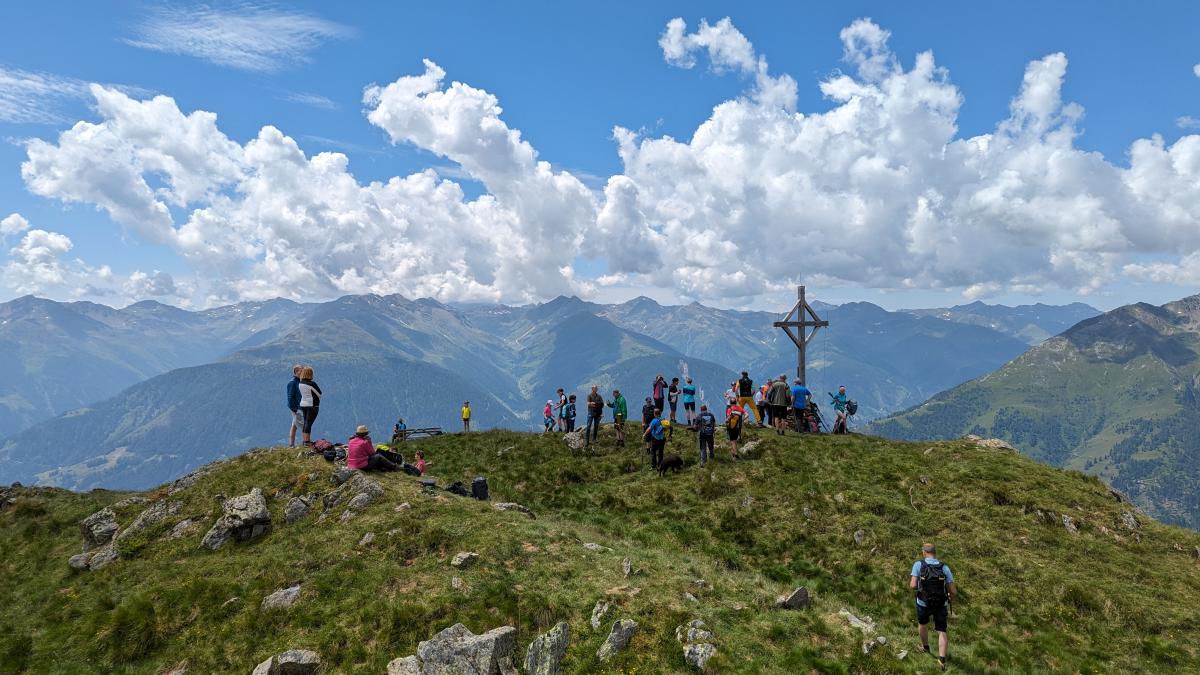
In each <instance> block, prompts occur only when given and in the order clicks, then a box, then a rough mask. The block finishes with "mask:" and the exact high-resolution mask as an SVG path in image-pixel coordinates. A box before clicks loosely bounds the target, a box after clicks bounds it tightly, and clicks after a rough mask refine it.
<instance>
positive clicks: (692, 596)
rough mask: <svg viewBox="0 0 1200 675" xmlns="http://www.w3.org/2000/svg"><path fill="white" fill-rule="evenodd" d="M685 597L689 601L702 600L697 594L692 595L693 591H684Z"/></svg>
mask: <svg viewBox="0 0 1200 675" xmlns="http://www.w3.org/2000/svg"><path fill="white" fill-rule="evenodd" d="M683 599H684V600H687V601H688V602H700V600H699V599H697V598H696V596H694V595H692V594H691V593H687V592H684V594H683Z"/></svg>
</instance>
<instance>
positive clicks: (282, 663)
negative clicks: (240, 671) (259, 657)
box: [251, 649, 321, 675]
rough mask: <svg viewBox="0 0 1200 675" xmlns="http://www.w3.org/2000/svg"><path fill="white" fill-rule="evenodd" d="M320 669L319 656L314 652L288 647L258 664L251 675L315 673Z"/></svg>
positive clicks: (304, 674) (301, 674)
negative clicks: (286, 649)
mask: <svg viewBox="0 0 1200 675" xmlns="http://www.w3.org/2000/svg"><path fill="white" fill-rule="evenodd" d="M320 669H321V657H320V655H318V654H317V653H316V652H312V651H309V650H307V649H289V650H288V651H286V652H284V653H282V654H276V655H275V656H272V657H271V658H269V659H267V660H266V661H263V662H262V663H260V664H258V665H257V666H256V667H255V668H254V672H253V673H252V674H251V675H315V673H317V671H319V670H320Z"/></svg>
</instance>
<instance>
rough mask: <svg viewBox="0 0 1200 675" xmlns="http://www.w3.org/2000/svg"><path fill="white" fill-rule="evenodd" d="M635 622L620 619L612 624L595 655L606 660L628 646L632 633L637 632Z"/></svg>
mask: <svg viewBox="0 0 1200 675" xmlns="http://www.w3.org/2000/svg"><path fill="white" fill-rule="evenodd" d="M637 629H638V625H637V622H636V621H634V620H632V619H621V620H620V621H617V622H615V623H614V624H613V626H612V630H611V631H610V632H609V634H608V638H607V639H606V640H605V641H604V644H602V645H600V649H598V650H597V651H596V657H597V658H598V659H600V660H601V661H607V660H609V659H611V658H612V657H613V656H615V655H617V654H618V653H620V652H621V651H622V650H624V649H625V648H626V647H628V646H629V641H630V640H631V639H633V634H634V633H636V632H637Z"/></svg>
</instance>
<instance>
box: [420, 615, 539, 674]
mask: <svg viewBox="0 0 1200 675" xmlns="http://www.w3.org/2000/svg"><path fill="white" fill-rule="evenodd" d="M516 647H517V629H516V628H513V627H512V626H501V627H500V628H495V629H493V630H490V631H488V632H486V633H484V634H483V635H475V634H474V633H472V632H471V631H470V630H468V629H467V627H466V626H464V625H462V624H461V623H456V624H454V625H453V626H450V627H449V628H447V629H445V630H443V631H442V632H440V633H438V634H437V635H435V636H433V637H432V638H430V639H429V640H426V641H424V642H422V643H421V644H420V645H418V646H417V659H418V661H420V664H421V672H422V673H478V674H479V675H493V674H494V673H496V672H498V671H499V670H500V664H501V662H502V661H505V660H508V661H509V662H510V663H511V659H512V655H513V652H514V651H515V650H516Z"/></svg>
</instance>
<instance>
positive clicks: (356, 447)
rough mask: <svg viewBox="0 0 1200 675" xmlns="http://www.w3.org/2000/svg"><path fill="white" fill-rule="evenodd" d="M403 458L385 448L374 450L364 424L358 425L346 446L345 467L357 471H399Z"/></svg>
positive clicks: (369, 434) (368, 431) (369, 433)
mask: <svg viewBox="0 0 1200 675" xmlns="http://www.w3.org/2000/svg"><path fill="white" fill-rule="evenodd" d="M403 464H404V460H403V459H401V458H400V455H398V454H396V453H394V452H389V451H387V450H376V449H375V444H374V443H372V442H371V432H370V430H369V429H367V427H366V425H363V424H360V425H358V429H356V430H355V431H354V436H352V437H351V438H350V442H349V444H348V445H347V448H346V468H348V469H358V470H359V471H399V470H400V467H401V465H403Z"/></svg>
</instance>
